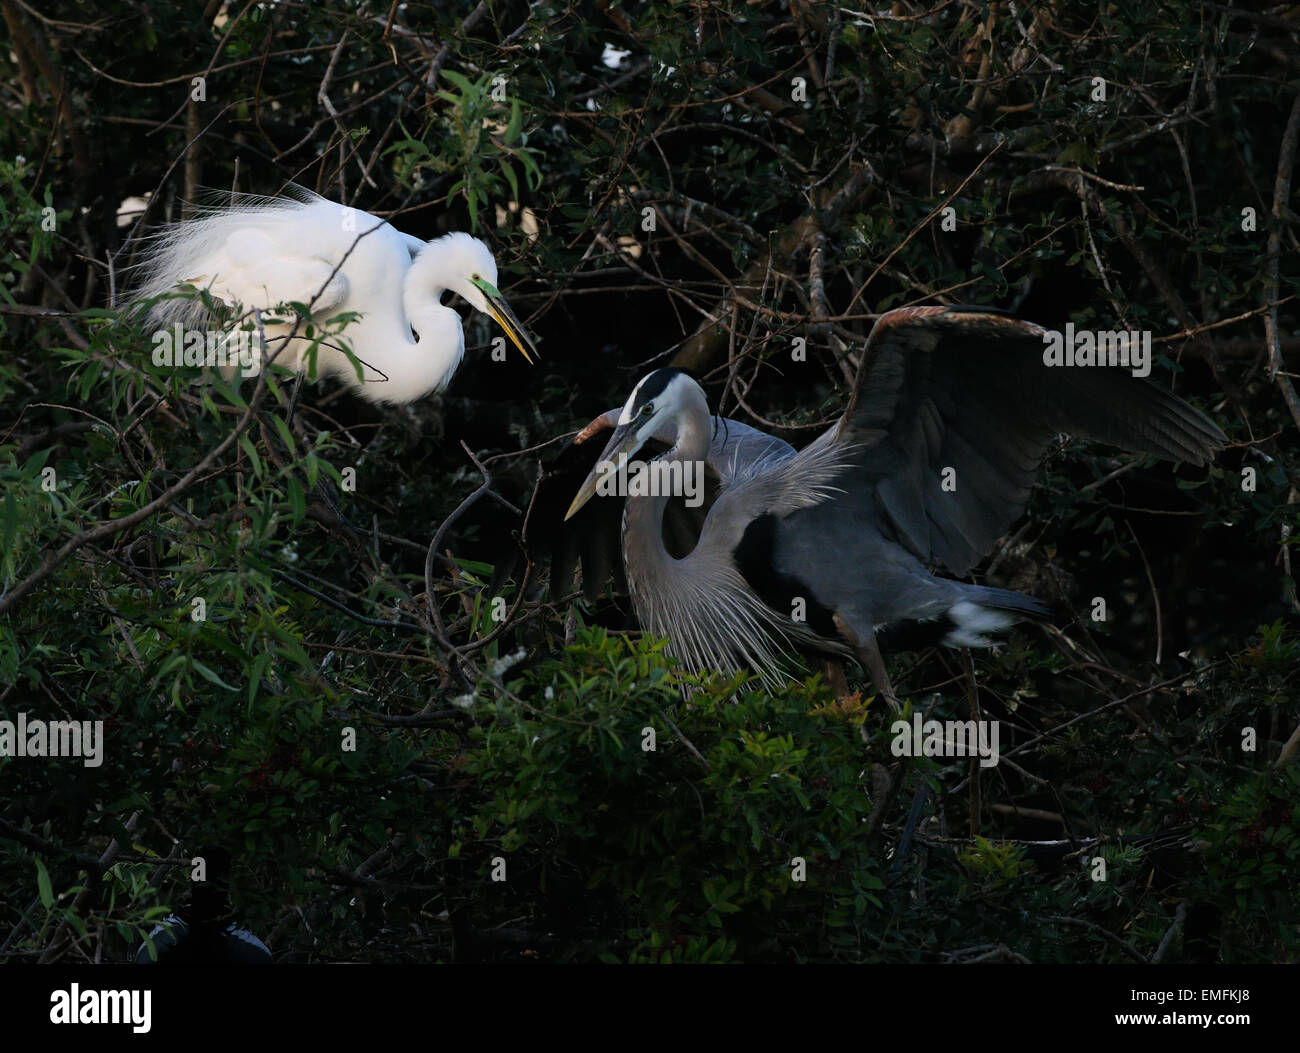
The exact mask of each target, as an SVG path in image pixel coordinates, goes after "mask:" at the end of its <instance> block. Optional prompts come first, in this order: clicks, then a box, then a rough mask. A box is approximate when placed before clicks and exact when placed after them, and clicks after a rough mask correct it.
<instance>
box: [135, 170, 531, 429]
mask: <svg viewBox="0 0 1300 1053" xmlns="http://www.w3.org/2000/svg"><path fill="white" fill-rule="evenodd" d="M293 193H294V194H295V197H292V198H284V197H277V198H266V197H253V196H251V195H250V196H242V197H241V199H240V201H239V203H238V204H236V205H234V206H232V207H228V208H214V209H209V210H206V211H205V212H204V213H202V214H201V215H199V216H198V217H196V218H193V219H190V220H187V221H184V222H181V223H176V224H172V225H170V226H168V227H167V228H165V229H164V230H163V231H161V232H160V233H158V234H155V235H153V236H152V237H151V238H149V239H148V240H147V242H146V249H145V258H144V260H143V262H142V263H140V264H139V265H138V269H139V270H140V272H141V278H140V280H139V281H138V283H137V284H136V287H135V291H134V293H133V300H134V301H136V302H141V301H145V300H152V299H155V298H157V297H166V296H167V294H169V293H176V292H179V291H181V289H180V287H182V286H184V285H192V286H196V287H198V288H201V289H206V290H208V292H209V293H210V294H211V296H212V298H214V299H216V300H220V301H222V302H224V303H226V304H228V305H231V306H234V305H238V306H239V308H240V309H241V310H243V311H249V310H252V309H254V308H259V309H261V310H262V311H263V312H268V314H267V317H266V318H264V323H265V324H264V329H265V332H266V337H267V350H268V353H269V354H271V355H277V354H278V356H279V357H278V358H277V361H280V362H283V363H284V364H286V365H290V366H292V367H293V368H296V369H298V370H299V371H301V372H307V371H308V370H309V368H310V367H311V363H312V359H313V358H314V361H315V374H316V375H319V376H325V375H328V374H334V375H336V376H338V377H340V378H342V379H343V380H344V381H346V382H347V383H348V384H350V385H351V386H352V387H353V388H355V389H356V390H357V391H358V392H360V393H361V394H362V395H363V396H365V397H366V398H368V399H371V400H372V401H375V402H392V403H404V402H412V401H414V400H415V399H418V398H420V397H422V396H424V395H427V394H430V393H431V392H434V391H437V390H439V389H441V388H443V387H445V386H446V384H447V382H448V381H449V380H450V379H451V377H452V374H453V373H455V372H456V368H457V367H458V366H459V365H460V362H461V359H462V358H463V357H464V353H465V336H464V333H463V332H462V330H461V323H460V315H459V314H457V313H456V311H454V310H453V309H452V308H450V307H448V306H446V305H444V304H443V303H442V302H441V299H442V295H443V293H444V292H447V291H448V290H450V291H451V292H454V293H457V294H459V295H460V296H461V297H463V298H464V299H465V300H466V301H467V302H468V303H469V304H470V306H471V307H473V308H474V309H475V310H477V311H480V312H482V313H483V314H486V315H488V316H490V317H491V318H493V319H494V320H495V321H496V322H497V324H498V325H500V326H501V328H502V329H504V330H505V333H506V336H508V337H509V338H510V340H511V341H513V343H514V344H515V346H516V347H517V348H519V350H520V352H521V353H522V354H523V356H524V358H526V359H527V360H528V361H529V362H532V361H533V357H534V355H536V347H535V346H534V344H533V341H532V339H531V338H530V337H529V335H528V333H527V331H526V330H525V329H524V327H523V325H522V324H520V322H519V320H518V319H517V318H516V317H515V315H514V312H513V311H511V309H510V307H509V305H508V304H507V303H506V301H505V299H504V298H503V297H502V295H501V293H500V292H499V291H498V290H497V265H496V261H495V260H494V259H493V258H492V253H491V252H490V251H489V250H488V247H487V246H486V245H484V244H483V242H481V241H479V240H478V239H477V238H475V237H471V236H470V235H469V234H460V233H456V234H447V235H445V236H443V237H440V238H436V239H434V240H433V241H429V242H424V241H421V240H420V239H419V238H414V237H411V236H410V235H407V234H403V233H401V232H400V231H398V230H396V229H395V228H394V227H392V226H391V225H389V224H388V223H386V222H384V221H383V220H382V219H380V218H379V217H377V216H373V215H371V214H370V213H368V212H362V211H360V210H358V209H353V208H349V207H347V206H345V205H339V204H336V203H335V202H333V201H329V200H327V199H325V198H323V197H320V196H318V195H316V194H313V193H311V192H310V191H307V190H304V189H302V188H300V187H295V188H294V190H293ZM289 303H298V304H303V305H306V306H307V308H308V310H309V311H310V315H309V317H308V318H307V319H306V320H304V319H299V318H296V317H294V315H293V313H292V312H286V311H284V310H280V311H276V310H275V309H276V308H279V307H281V306H282V305H284V304H289ZM349 312H355V313H356V315H357V318H356V319H355V320H354V321H352V322H350V323H348V324H347V325H346V326H345V327H344V328H343V329H342V331H341V333H337V334H336V333H334V332H331V333H330V334H329V335H327V336H325V337H324V339H321V340H320V342H319V344H318V345H317V349H316V351H315V354H314V355H312V354H309V352H310V349H311V347H312V345H313V343H314V341H313V339H311V338H310V337H309V336H308V335H307V325H306V322H310V323H311V325H312V327H314V329H315V330H316V334H317V336H319V334H320V333H321V332H322V331H323V329H324V328H325V327H326V326H327V324H328V323H329V322H330V320H331V319H334V318H337V317H338V316H339V315H341V314H345V313H349ZM149 321H150V323H151V324H153V325H154V326H156V327H158V329H159V330H165V329H168V328H169V327H172V326H174V325H176V324H178V323H179V324H180V325H181V326H182V327H184V328H188V329H195V328H203V327H206V326H209V325H211V324H212V323H211V320H210V319H209V317H208V311H207V309H206V307H205V305H204V303H203V301H202V300H201V299H199V298H197V297H194V296H189V297H181V296H172V297H168V298H165V299H161V300H158V301H157V303H155V304H154V305H153V306H152V307H151V309H150V312H149ZM289 340H292V341H293V347H292V348H291V349H290V351H289V352H287V353H286V352H285V351H284V350H283V349H284V348H285V345H286V342H287V341H289ZM342 341H346V343H347V344H348V345H349V346H350V347H351V349H352V353H353V354H354V355H355V357H356V359H357V360H358V362H359V363H360V366H361V373H362V375H361V376H358V374H357V367H356V366H354V365H353V363H352V362H351V361H350V360H349V359H348V357H347V355H346V353H345V352H344V351H343V349H342V346H341V342H342Z"/></svg>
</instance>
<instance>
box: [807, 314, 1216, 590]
mask: <svg viewBox="0 0 1300 1053" xmlns="http://www.w3.org/2000/svg"><path fill="white" fill-rule="evenodd" d="M1043 336H1044V330H1043V329H1041V328H1039V327H1038V326H1036V325H1032V324H1030V323H1028V322H1023V321H1020V320H1018V319H1016V318H1012V317H1010V316H1007V315H1004V314H1001V313H999V312H993V311H987V310H980V309H977V308H964V307H963V308H949V307H910V308H902V309H899V310H896V311H890V312H889V313H888V314H886V315H884V316H882V317H881V318H880V319H879V320H878V321H877V322H876V325H875V328H874V329H873V330H872V332H871V338H870V340H869V341H868V343H867V346H866V349H865V351H864V354H863V357H862V363H861V366H860V368H859V370H858V376H857V379H856V382H855V384H854V390H853V396H852V398H851V399H850V402H849V406H848V409H847V411H846V412H845V414H844V417H843V419H842V420H841V421H840V423H839V424H838V425H837V427H836V428H835V429H833V430H832V431H831V432H829V433H827V434H826V435H824V436H823V437H822V438H821V439H819V440H817V442H816V443H814V444H813V445H814V446H820V445H823V444H827V443H829V444H834V445H838V444H843V443H848V444H853V445H855V446H856V447H857V449H856V450H855V451H854V452H853V454H852V457H851V459H852V462H853V466H854V467H853V469H852V470H851V471H850V472H849V473H848V474H847V475H846V477H845V479H844V481H843V482H842V483H841V484H840V485H842V486H844V487H845V488H846V490H847V493H846V496H845V497H844V498H843V500H845V501H848V502H853V503H856V504H859V505H861V506H862V507H861V515H862V517H863V518H864V519H865V520H866V521H868V522H871V523H873V524H878V525H879V527H880V528H881V529H882V530H884V531H885V532H886V533H891V534H892V535H893V536H894V537H895V538H896V540H897V541H898V542H900V543H901V544H902V545H903V546H905V547H906V548H907V549H908V550H910V551H911V552H912V553H913V554H914V555H916V556H917V557H918V558H920V559H922V560H926V561H935V562H938V563H941V564H943V565H944V566H945V567H947V568H948V570H950V571H951V572H953V573H954V574H965V573H966V572H967V571H969V570H970V568H971V567H972V566H973V565H974V564H975V563H977V562H978V561H979V560H980V559H981V558H982V557H983V556H984V555H985V554H987V552H988V551H989V550H990V549H991V548H992V546H993V544H994V542H995V541H996V540H997V538H998V537H1000V536H1001V535H1002V534H1003V533H1004V532H1005V531H1006V530H1007V528H1008V527H1009V526H1010V525H1011V523H1012V522H1013V521H1014V520H1015V519H1016V517H1017V516H1019V515H1020V513H1021V512H1022V511H1023V510H1024V507H1025V504H1026V503H1027V501H1028V498H1029V492H1030V488H1031V486H1032V485H1033V481H1034V476H1035V473H1036V471H1037V469H1038V466H1039V464H1040V463H1041V461H1042V459H1043V456H1044V454H1045V453H1046V451H1047V449H1048V447H1049V445H1050V444H1051V442H1052V439H1053V437H1054V436H1055V435H1057V434H1058V433H1060V432H1065V433H1068V434H1070V435H1075V436H1078V437H1080V438H1087V439H1096V440H1099V441H1101V442H1106V443H1109V444H1111V445H1113V446H1118V447H1120V448H1121V449H1124V450H1128V451H1131V452H1134V453H1146V454H1153V455H1155V456H1157V457H1162V458H1166V459H1169V460H1178V461H1190V462H1192V463H1193V464H1203V463H1204V462H1206V461H1207V460H1209V459H1210V458H1211V457H1212V456H1213V451H1214V450H1215V449H1216V448H1218V447H1220V446H1222V445H1223V444H1224V442H1225V439H1224V436H1223V433H1222V432H1220V430H1219V429H1218V428H1217V427H1216V426H1215V425H1214V424H1213V422H1211V421H1210V420H1209V419H1208V418H1207V417H1205V416H1204V415H1203V414H1201V413H1200V412H1199V411H1197V410H1195V409H1193V408H1192V407H1191V406H1189V405H1188V404H1187V403H1185V402H1183V401H1182V400H1181V399H1179V398H1178V397H1177V396H1175V395H1173V394H1172V393H1170V392H1169V391H1167V390H1165V389H1163V388H1160V387H1157V386H1156V385H1155V384H1152V383H1148V382H1147V381H1145V380H1142V379H1139V378H1136V377H1134V376H1132V375H1131V373H1130V372H1129V371H1128V370H1126V369H1120V368H1109V367H1073V368H1065V367H1049V366H1047V365H1045V364H1044V361H1043V351H1044V346H1045V345H1044V340H1043ZM810 449H811V448H810ZM805 452H807V451H805ZM801 456H802V454H801ZM948 469H951V472H950V473H948V472H947V470H948ZM945 475H946V476H947V478H948V479H949V480H950V483H949V486H948V488H947V489H945V485H944V484H945Z"/></svg>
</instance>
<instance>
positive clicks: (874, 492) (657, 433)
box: [569, 308, 1225, 688]
mask: <svg viewBox="0 0 1300 1053" xmlns="http://www.w3.org/2000/svg"><path fill="white" fill-rule="evenodd" d="M1043 335H1044V331H1043V330H1041V329H1039V328H1038V327H1037V326H1033V325H1030V324H1029V323H1025V322H1021V321H1019V320H1017V319H1014V318H1010V317H1007V316H1004V315H1001V314H997V313H985V312H980V311H976V310H969V309H967V310H958V309H949V308H907V309H902V310H898V311H892V312H890V313H889V314H886V315H884V316H882V318H881V319H880V320H879V321H878V322H877V323H876V328H875V329H874V330H873V332H872V335H871V339H870V340H869V342H868V345H867V347H866V349H865V350H864V353H863V361H862V365H861V368H860V370H859V374H858V379H857V382H856V384H855V387H854V392H853V395H852V398H851V399H850V403H849V406H848V409H847V410H846V412H845V413H844V415H843V417H842V418H841V419H840V421H839V422H838V423H837V424H835V425H834V426H832V427H831V428H830V429H828V430H827V431H826V432H824V433H823V434H822V435H820V436H819V437H818V438H817V439H816V440H814V441H813V442H812V443H811V444H810V445H809V446H807V447H806V448H805V449H803V450H801V451H799V452H795V451H794V450H793V448H792V447H790V446H789V445H788V444H786V443H783V442H781V441H780V440H778V439H775V438H773V437H772V436H769V435H766V434H765V433H763V432H761V431H758V430H757V429H753V428H750V427H748V426H746V425H743V424H740V423H738V422H735V421H727V420H725V419H722V418H716V417H710V415H709V410H708V404H707V401H706V399H705V396H704V393H703V391H702V390H701V389H700V387H699V386H698V385H697V384H696V383H695V382H694V381H693V380H691V379H690V378H689V377H688V376H686V375H685V374H684V373H681V372H680V371H678V370H671V369H665V370H657V371H656V372H654V373H651V374H649V375H648V376H647V377H645V378H643V379H642V381H641V382H640V383H639V384H638V385H637V388H636V389H635V390H634V391H633V393H632V396H631V397H630V398H629V399H628V401H627V403H626V405H625V406H623V407H622V409H621V410H620V411H610V412H609V413H607V414H605V415H604V416H603V418H597V420H596V421H594V422H593V424H592V426H590V427H589V428H588V429H587V431H584V433H583V437H585V436H587V435H588V433H589V432H591V431H592V430H593V429H596V426H597V425H602V424H603V426H605V427H613V428H614V435H613V436H612V438H611V439H610V441H609V444H608V445H607V447H606V449H605V452H604V454H602V458H604V459H612V458H613V457H614V456H616V455H617V454H620V453H622V454H627V455H629V456H630V454H631V453H635V452H636V450H638V449H640V448H641V446H642V444H643V443H645V442H646V441H648V440H649V439H651V438H657V439H659V440H661V441H664V442H670V443H672V445H671V447H670V449H668V450H667V451H666V452H665V453H663V454H661V455H660V458H659V459H668V460H678V461H683V462H687V461H693V460H703V461H705V463H706V465H707V467H708V470H709V473H710V475H711V476H712V477H714V478H715V485H714V489H713V491H712V496H713V500H712V504H711V505H709V506H708V511H707V515H706V516H705V517H704V518H703V519H702V520H700V519H699V518H698V517H697V518H696V519H695V521H694V524H695V525H694V530H695V535H694V547H693V548H691V547H689V545H687V546H683V545H682V544H681V542H680V540H679V541H677V542H676V544H675V546H674V548H675V549H676V551H673V550H670V549H669V548H668V547H667V546H666V545H665V537H667V536H668V533H669V520H668V519H666V516H665V513H666V512H667V511H668V510H669V508H670V506H671V498H670V497H669V496H667V495H660V496H629V497H628V498H627V499H626V504H625V508H624V514H623V521H622V531H621V533H622V548H623V558H624V562H625V564H626V569H627V579H628V585H629V591H630V592H631V595H632V600H633V605H634V607H635V609H636V613H637V616H638V618H639V620H640V622H641V624H642V626H643V628H644V629H646V631H648V632H652V633H655V634H658V635H663V636H667V637H668V638H669V641H670V644H671V648H672V651H673V653H675V654H676V655H677V656H678V657H679V658H680V659H681V660H682V661H683V663H684V664H685V665H687V666H688V667H689V668H691V669H693V670H697V671H706V670H709V669H720V670H726V671H734V670H737V669H741V668H745V667H750V668H753V669H754V670H756V671H757V672H759V673H760V674H761V675H762V676H763V678H764V679H765V680H766V681H768V682H769V683H773V682H779V681H780V680H781V679H782V678H783V672H782V664H783V663H782V661H781V659H782V657H783V655H785V654H788V653H789V652H791V651H805V652H806V651H813V652H821V653H824V654H826V653H829V654H836V653H844V652H845V651H847V650H848V649H849V648H852V649H853V650H855V651H856V652H857V654H858V656H859V657H860V658H862V660H863V661H864V664H866V665H867V666H868V669H869V671H870V672H871V674H872V676H873V678H874V679H875V680H876V681H877V686H879V687H882V688H886V687H887V685H886V683H882V681H886V679H887V678H886V677H885V675H884V667H883V662H882V661H881V659H880V655H879V651H878V649H877V648H876V645H875V633H876V630H878V629H880V628H881V627H883V626H888V625H891V624H894V623H897V622H910V621H940V620H941V621H942V622H943V623H944V628H945V630H946V637H945V642H947V643H949V644H952V645H957V646H963V645H964V646H984V645H987V644H989V643H991V642H992V641H991V640H990V639H989V638H988V636H987V635H986V634H987V633H989V632H990V631H994V630H998V629H1002V628H1005V627H1006V626H1008V625H1010V624H1012V623H1013V622H1014V621H1016V620H1019V619H1021V618H1025V617H1037V618H1043V617H1046V616H1048V615H1049V614H1050V612H1049V610H1048V608H1047V607H1046V606H1045V605H1044V604H1042V603H1041V602H1039V601H1038V600H1035V599H1034V598H1032V597H1030V596H1026V595H1023V594H1021V593H1016V592H1011V591H1008V590H1005V589H996V588H990V587H987V586H980V585H973V584H969V583H966V582H960V581H954V580H951V579H948V578H940V577H936V576H935V575H934V574H933V573H932V572H931V569H930V568H931V567H938V568H940V569H944V570H947V571H948V572H950V573H953V574H966V573H968V572H969V571H970V569H971V568H972V567H973V566H974V565H975V563H977V562H978V561H979V560H980V559H981V558H983V557H984V556H985V555H986V554H987V553H988V551H989V550H990V549H991V548H992V546H993V544H994V542H995V541H996V540H997V538H998V537H1000V536H1001V535H1002V534H1003V533H1004V532H1005V531H1006V530H1007V529H1008V528H1009V527H1010V526H1011V524H1012V522H1013V521H1014V520H1015V519H1016V518H1017V517H1018V516H1019V515H1020V513H1021V512H1022V511H1023V510H1024V507H1025V504H1026V502H1027V501H1028V497H1029V493H1030V489H1031V487H1032V485H1033V481H1034V476H1035V474H1036V471H1037V468H1038V466H1039V464H1040V462H1041V461H1042V459H1043V456H1044V455H1045V452H1046V450H1047V448H1048V446H1049V445H1050V443H1051V441H1052V440H1053V438H1054V437H1055V435H1056V434H1057V433H1059V432H1068V433H1071V434H1074V435H1078V436H1080V437H1083V438H1092V439H1097V440H1100V441H1103V442H1107V443H1110V444H1111V445H1115V446H1119V447H1121V448H1124V449H1127V450H1131V451H1134V452H1139V453H1147V454H1152V455H1155V456H1158V457H1163V458H1165V459H1169V460H1175V461H1190V462H1192V463H1195V464H1201V463H1204V462H1205V461H1207V460H1209V459H1210V457H1211V456H1212V453H1213V450H1214V449H1215V448H1216V447H1218V446H1220V445H1222V444H1223V442H1224V441H1225V440H1224V438H1223V435H1222V433H1221V432H1220V431H1219V430H1218V428H1217V427H1216V426H1215V425H1214V424H1213V423H1212V422H1211V421H1209V420H1208V418H1206V417H1204V416H1203V415H1202V414H1200V413H1199V412H1198V411H1196V410H1195V409H1193V408H1192V407H1191V406H1189V405H1187V404H1186V403H1185V402H1183V401H1182V400H1181V399H1179V398H1177V397H1176V396H1174V395H1172V394H1171V393H1169V392H1168V391H1165V390H1163V389H1161V388H1158V387H1156V386H1155V385H1152V384H1147V383H1144V382H1142V381H1140V380H1137V379H1135V378H1133V377H1131V376H1129V375H1128V374H1126V373H1120V372H1118V371H1116V370H1109V371H1098V370H1095V369H1094V370H1090V371H1075V370H1068V371H1067V370H1059V369H1051V368H1049V367H1048V366H1047V365H1046V364H1045V363H1044V361H1043V358H1042V347H1043ZM602 463H603V461H602ZM601 471H602V469H601V467H600V465H597V468H596V469H594V470H593V471H592V472H591V474H590V475H589V476H588V479H587V482H586V483H584V485H583V488H582V489H581V490H580V491H579V493H578V496H577V497H576V498H575V499H574V502H573V505H572V506H571V508H570V512H569V514H570V515H573V514H574V513H575V512H576V511H577V510H578V509H579V508H580V507H581V506H582V505H583V504H585V503H586V501H587V500H588V499H589V498H590V497H591V495H592V494H593V493H594V492H595V488H596V485H597V482H596V480H597V479H598V477H599V476H600V474H601ZM674 529H675V530H677V531H679V532H680V525H679V524H678V525H674ZM684 548H685V549H689V550H688V551H684V550H683V549H684Z"/></svg>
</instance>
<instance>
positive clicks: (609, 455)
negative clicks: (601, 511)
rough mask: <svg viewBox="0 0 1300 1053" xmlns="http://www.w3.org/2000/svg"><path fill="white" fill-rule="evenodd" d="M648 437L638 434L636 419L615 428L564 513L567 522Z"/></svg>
mask: <svg viewBox="0 0 1300 1053" xmlns="http://www.w3.org/2000/svg"><path fill="white" fill-rule="evenodd" d="M592 423H595V422H594V421H593V422H592ZM647 438H648V436H646V435H638V434H637V430H636V422H635V421H633V422H632V423H631V424H621V425H619V426H618V427H617V428H615V429H614V434H613V435H611V436H610V437H609V442H608V443H606V444H605V449H604V451H603V452H602V453H601V455H600V459H599V460H597V461H596V467H595V468H593V469H592V470H591V474H590V475H588V476H587V478H586V480H585V481H584V482H583V484H582V486H581V487H579V488H578V496H577V497H575V498H574V499H573V504H571V505H569V510H568V511H567V512H565V513H564V518H565V521H566V522H567V521H568V520H570V519H572V518H573V517H574V515H576V514H577V512H578V509H580V508H581V507H582V506H583V505H585V504H586V503H587V502H588V501H590V500H591V498H592V496H593V495H594V494H595V493H596V489H597V488H598V487H599V486H600V484H601V483H602V482H604V480H605V479H606V478H608V477H609V476H611V475H613V474H614V473H615V472H617V471H618V466H619V463H620V462H622V461H626V460H630V459H631V457H632V455H633V454H634V453H636V452H637V450H639V449H641V447H642V446H644V445H645V441H646V439H647Z"/></svg>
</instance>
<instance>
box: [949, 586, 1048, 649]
mask: <svg viewBox="0 0 1300 1053" xmlns="http://www.w3.org/2000/svg"><path fill="white" fill-rule="evenodd" d="M954 584H956V583H954ZM947 614H948V618H947V620H948V621H950V622H951V623H952V628H951V629H949V630H948V632H947V634H946V635H945V636H944V638H943V642H944V643H945V644H947V645H948V646H949V647H988V646H990V645H991V644H992V643H993V642H994V641H992V640H990V639H989V638H988V637H987V636H986V635H985V633H989V632H997V631H998V630H1001V629H1006V628H1009V627H1010V626H1012V625H1014V624H1015V623H1016V622H1018V621H1021V620H1022V619H1024V618H1032V619H1034V620H1036V621H1048V620H1050V619H1051V617H1052V611H1051V608H1050V607H1048V606H1047V604H1045V603H1043V601H1042V600H1036V599H1034V597H1032V596H1026V595H1025V594H1024V593H1023V592H1012V591H1011V590H1010V589H995V588H992V587H991V586H988V585H962V598H961V599H960V600H959V601H958V602H957V603H954V604H953V605H952V606H951V607H949V608H948V612H947Z"/></svg>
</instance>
